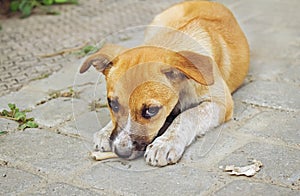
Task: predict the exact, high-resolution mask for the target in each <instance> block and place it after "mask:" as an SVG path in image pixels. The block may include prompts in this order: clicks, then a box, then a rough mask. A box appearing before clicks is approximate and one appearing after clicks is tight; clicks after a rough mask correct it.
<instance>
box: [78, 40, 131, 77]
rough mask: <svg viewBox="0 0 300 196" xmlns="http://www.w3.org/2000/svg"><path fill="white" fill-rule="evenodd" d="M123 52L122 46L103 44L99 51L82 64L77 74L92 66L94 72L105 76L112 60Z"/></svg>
mask: <svg viewBox="0 0 300 196" xmlns="http://www.w3.org/2000/svg"><path fill="white" fill-rule="evenodd" d="M125 50H126V48H124V47H122V46H118V45H114V44H105V45H104V46H103V47H102V48H101V49H100V50H99V51H97V52H96V53H94V54H92V55H91V56H89V57H88V58H87V59H86V60H85V61H84V62H83V64H82V66H81V68H80V71H79V72H80V73H84V72H86V71H87V70H88V69H89V68H90V67H91V66H92V65H93V66H94V67H95V68H96V70H98V71H100V72H102V73H103V74H104V75H106V74H107V72H106V70H108V69H109V68H110V67H111V66H112V60H113V59H114V58H115V57H116V56H118V55H119V54H120V53H122V52H123V51H125Z"/></svg>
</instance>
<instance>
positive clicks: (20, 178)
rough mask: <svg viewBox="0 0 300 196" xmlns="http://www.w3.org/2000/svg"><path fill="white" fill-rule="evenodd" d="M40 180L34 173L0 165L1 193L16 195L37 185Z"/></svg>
mask: <svg viewBox="0 0 300 196" xmlns="http://www.w3.org/2000/svg"><path fill="white" fill-rule="evenodd" d="M1 145H2V144H1ZM1 148H3V147H1ZM40 181H41V178H40V177H39V176H36V175H34V174H31V173H28V172H25V171H22V170H19V169H15V168H9V167H3V166H0V194H1V195H18V194H20V193H22V192H24V191H26V190H28V189H30V188H31V187H33V186H36V185H38V184H39V183H40Z"/></svg>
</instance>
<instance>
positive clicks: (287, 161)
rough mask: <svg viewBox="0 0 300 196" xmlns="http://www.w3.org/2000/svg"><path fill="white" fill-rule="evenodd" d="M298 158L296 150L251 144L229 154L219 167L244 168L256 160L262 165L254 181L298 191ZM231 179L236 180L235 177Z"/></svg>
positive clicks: (299, 168)
mask: <svg viewBox="0 0 300 196" xmlns="http://www.w3.org/2000/svg"><path fill="white" fill-rule="evenodd" d="M298 157H300V150H299V149H298V148H296V149H295V148H289V147H286V146H279V145H272V144H268V143H266V142H264V143H257V142H252V143H248V144H246V145H245V146H243V147H241V148H239V149H238V150H236V151H235V152H233V153H231V154H230V155H229V156H228V157H226V158H225V159H224V160H222V161H220V162H219V165H220V166H226V165H236V166H245V165H248V164H249V163H250V161H252V160H253V159H256V160H259V161H261V162H262V163H263V168H262V169H261V171H259V172H258V173H257V174H256V175H255V176H254V177H253V178H254V179H260V180H263V181H265V182H269V183H270V182H271V183H272V184H276V185H279V186H286V187H290V188H291V187H293V188H294V189H299V190H300V187H299V185H297V183H298V181H299V179H300V160H299V158H298ZM232 178H236V176H233V177H232Z"/></svg>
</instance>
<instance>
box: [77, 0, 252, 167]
mask: <svg viewBox="0 0 300 196" xmlns="http://www.w3.org/2000/svg"><path fill="white" fill-rule="evenodd" d="M248 64H249V46H248V43H247V40H246V38H245V36H244V33H243V32H242V30H241V29H240V27H239V25H238V23H237V21H236V20H235V18H234V16H233V15H232V13H231V12H230V11H229V10H228V9H227V8H226V7H224V6H223V5H221V4H219V3H216V2H207V1H190V2H183V3H179V4H176V5H174V6H172V7H170V8H169V9H167V10H165V11H164V12H162V13H161V14H159V15H158V16H156V17H155V19H154V20H153V22H152V23H151V24H150V26H149V28H148V30H147V31H146V38H145V42H144V44H143V45H141V46H139V47H136V48H131V49H126V48H124V47H121V46H117V45H113V44H106V45H104V47H103V48H101V49H100V50H99V51H98V52H97V53H95V54H93V55H91V56H90V57H88V58H87V59H86V60H85V61H84V63H83V65H82V67H81V69H80V72H81V73H83V72H85V71H86V70H87V69H88V68H89V67H90V66H94V67H95V68H96V69H97V70H98V71H100V72H102V73H103V74H104V75H105V78H106V82H107V100H108V105H109V108H110V114H111V122H109V123H108V124H107V125H106V126H105V127H104V128H103V129H102V130H100V131H99V132H97V133H95V135H94V145H95V149H96V150H100V151H113V152H115V153H116V154H117V155H118V156H120V157H123V158H127V159H134V158H136V157H138V156H140V155H141V154H143V153H144V157H145V160H146V162H147V163H148V164H150V165H153V166H165V165H168V164H173V163H176V162H178V161H179V159H180V158H181V157H182V155H183V153H184V151H185V149H186V147H187V146H189V145H190V144H191V143H192V142H193V140H194V139H195V137H196V136H199V135H203V134H204V133H205V132H206V131H207V130H209V129H210V128H213V127H216V126H218V125H220V124H221V123H223V122H226V121H228V120H230V119H231V117H232V112H233V100H232V97H231V93H232V92H233V91H234V90H236V89H237V88H238V87H239V86H240V85H241V84H242V83H243V80H244V78H245V76H246V74H247V72H248Z"/></svg>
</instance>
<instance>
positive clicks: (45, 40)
mask: <svg viewBox="0 0 300 196" xmlns="http://www.w3.org/2000/svg"><path fill="white" fill-rule="evenodd" d="M80 2H81V4H80V5H79V6H74V5H68V6H59V7H58V8H57V9H60V10H61V11H62V14H61V15H60V16H37V15H33V16H31V17H30V18H28V19H25V20H20V19H17V18H12V19H7V20H2V21H1V24H2V26H3V30H2V31H0V90H1V95H2V96H1V97H0V110H2V109H7V104H8V103H11V102H13V103H15V104H16V105H17V106H18V107H20V108H21V109H26V110H30V112H28V116H29V117H34V118H35V119H36V121H37V122H38V124H39V128H35V129H25V130H24V131H19V130H18V129H17V127H18V124H17V123H16V122H14V121H11V120H7V119H3V118H0V128H1V130H0V131H8V134H5V135H1V136H0V146H1V147H0V195H241V194H244V195H299V194H300V118H299V114H300V94H299V91H300V76H299V73H300V66H299V64H300V62H299V59H300V50H299V49H300V36H299V35H300V34H299V29H300V23H299V21H297V19H298V18H300V13H299V12H298V9H297V8H298V7H299V6H300V3H299V1H298V0H290V1H286V2H281V1H277V0H276V1H274V0H265V1H259V0H243V1H234V0H224V1H220V2H223V3H224V4H225V5H227V6H228V7H229V8H230V9H231V10H232V11H233V12H234V14H235V15H236V17H237V19H238V21H239V23H240V24H241V26H242V28H243V29H244V31H245V32H246V35H247V37H248V39H249V43H250V47H251V67H250V72H249V75H248V77H247V79H246V81H245V84H244V85H243V86H242V87H241V88H240V89H239V90H238V91H237V92H236V93H235V94H234V101H235V112H234V118H233V119H232V120H231V121H230V122H228V123H226V124H225V125H223V126H221V127H218V128H216V129H215V130H213V131H211V132H209V133H208V134H207V135H206V136H205V137H204V138H199V139H198V140H197V141H196V142H194V143H193V144H192V145H191V146H190V147H189V148H188V149H187V151H186V152H185V154H184V156H183V158H182V160H181V161H180V162H179V163H178V164H176V165H172V166H167V167H163V168H155V167H151V166H148V165H146V164H145V162H144V160H143V159H142V158H140V159H137V160H133V161H126V160H122V159H114V160H107V161H104V162H96V161H93V160H92V159H90V158H89V156H88V152H89V151H90V150H91V148H92V146H91V137H92V134H93V133H94V132H95V131H96V130H99V129H100V128H101V127H102V126H104V125H105V123H107V122H108V121H109V116H108V111H107V108H105V107H102V105H103V104H104V103H105V82H104V79H103V77H102V76H100V77H99V74H98V73H96V72H95V71H94V70H92V69H91V70H89V71H88V72H87V73H86V74H83V75H79V74H78V69H79V66H80V62H81V59H78V58H76V56H75V55H66V56H57V57H53V58H47V59H43V58H37V57H36V55H37V54H44V53H51V52H55V51H58V50H60V49H63V48H68V47H75V46H78V45H81V44H82V43H84V42H86V41H88V42H89V43H93V44H94V43H98V42H99V41H101V40H102V39H103V37H105V36H104V35H107V34H109V33H112V32H115V33H114V34H113V35H111V36H108V37H106V38H107V39H108V40H114V41H116V42H120V43H121V44H123V45H129V46H130V45H133V44H136V43H137V42H138V41H137V40H140V38H141V37H142V28H140V27H136V26H137V25H145V24H147V23H148V22H149V21H150V20H151V17H153V16H154V15H155V14H157V13H159V12H160V11H161V10H163V9H164V8H166V7H168V6H169V5H171V4H172V3H174V2H177V1H175V0H174V1H172V0H168V1H163V2H160V1H158V0H154V1H148V0H146V1H138V0H127V1H117V0H115V1H92V0H89V1H80ZM128 27H136V28H129V29H128ZM125 28H127V30H124V29H125ZM119 30H122V31H121V32H119ZM44 74H51V75H50V76H49V77H46V78H43V77H41V76H43V75H44ZM33 79H34V80H33ZM22 86H23V87H22ZM21 87H22V88H21ZM70 89H71V90H72V91H70ZM12 91H15V92H12ZM53 92H54V93H57V95H58V94H59V92H60V93H61V94H62V93H64V92H65V93H66V92H73V94H74V96H73V97H68V96H66V97H62V96H53ZM99 106H101V107H99ZM253 159H256V160H260V161H261V162H262V163H263V165H264V166H263V168H262V169H261V171H259V172H258V173H257V174H256V175H255V176H253V177H243V176H239V177H237V176H230V175H228V174H227V173H225V172H223V170H222V169H221V168H222V166H223V167H224V166H225V165H231V164H234V165H240V166H243V165H247V164H249V161H251V160H253Z"/></svg>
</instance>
